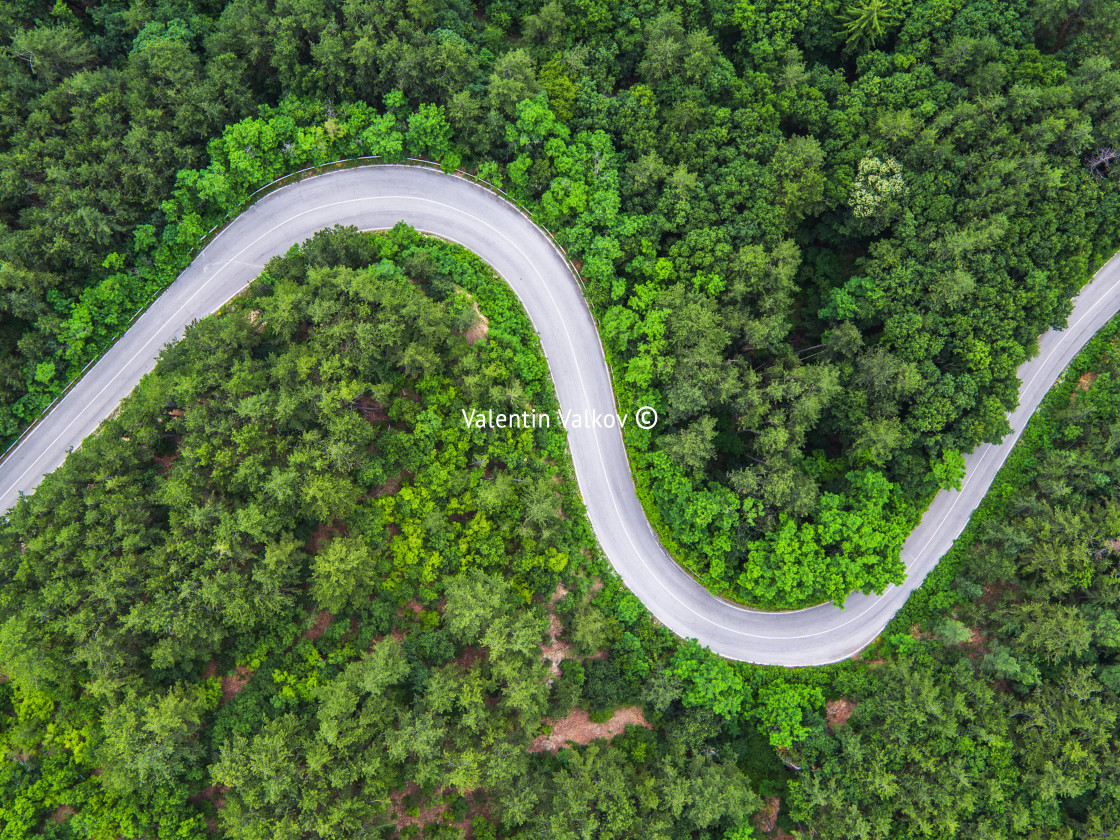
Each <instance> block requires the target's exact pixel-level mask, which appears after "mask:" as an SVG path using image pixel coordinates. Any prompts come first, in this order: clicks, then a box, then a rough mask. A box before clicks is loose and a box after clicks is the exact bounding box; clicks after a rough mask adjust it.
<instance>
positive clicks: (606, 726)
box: [529, 706, 653, 753]
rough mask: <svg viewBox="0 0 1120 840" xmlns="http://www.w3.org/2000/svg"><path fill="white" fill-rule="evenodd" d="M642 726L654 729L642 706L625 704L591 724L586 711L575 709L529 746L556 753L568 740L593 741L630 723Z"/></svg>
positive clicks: (612, 733)
mask: <svg viewBox="0 0 1120 840" xmlns="http://www.w3.org/2000/svg"><path fill="white" fill-rule="evenodd" d="M631 724H633V725H634V726H641V727H644V728H646V729H652V728H653V727H652V726H650V725H649V723H648V722H647V721H646V717H645V715H644V714H642V708H641V706H624V707H623V708H621V709H618V710H617V711H615V713H614V714H613V715H612V716H611V719H610V720H608V721H607V722H606V723H592V722H591V718H590V717H589V716H588V714H587V711H586V710H584V709H572V711H571V714H569V715H568V716H567V717H564V718H561V719H560V720H558V721H555V722H553V723H552V724H551V725H552V732H551V733H549V734H548V735H538V736H537V737H536V738H534V739H533V742H532V743H531V744H530V745H529V752H544V751H545V750H548V751H549V752H553V753H554V752H556V751H557V750H559V749H560V748H561V747H563V746H564V745H565V744H567V743H568V742H569V741H572V742H574V743H576V744H590V743H591V742H592V741H594V740H595V739H596V738H607V739H610V738H613V737H614V736H615V735H618V734H620V733H622V732H624V731H625V730H626V727H627V726H630V725H631Z"/></svg>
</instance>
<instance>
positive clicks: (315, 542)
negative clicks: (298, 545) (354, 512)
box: [304, 519, 346, 554]
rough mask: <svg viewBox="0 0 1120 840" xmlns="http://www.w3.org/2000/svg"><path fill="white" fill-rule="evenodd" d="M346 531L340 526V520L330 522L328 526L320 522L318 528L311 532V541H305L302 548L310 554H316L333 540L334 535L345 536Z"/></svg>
mask: <svg viewBox="0 0 1120 840" xmlns="http://www.w3.org/2000/svg"><path fill="white" fill-rule="evenodd" d="M345 533H346V529H345V527H344V526H343V524H342V520H341V519H340V520H338V521H336V522H332V523H331V524H330V525H328V524H327V523H326V522H320V523H319V526H318V527H317V528H316V529H315V530H314V531H312V532H311V539H309V540H308V541H307V544H306V545H305V546H304V548H305V549H307V551H308V552H309V553H311V554H318V553H319V552H320V551H322V550H323V548H324V547H325V546H326V544H327V543H329V542H330V541H331V540H332V539H334V537H335V535H336V534H345Z"/></svg>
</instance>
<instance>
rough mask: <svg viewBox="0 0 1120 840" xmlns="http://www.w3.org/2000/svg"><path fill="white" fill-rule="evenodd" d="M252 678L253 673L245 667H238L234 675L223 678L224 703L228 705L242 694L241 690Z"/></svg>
mask: <svg viewBox="0 0 1120 840" xmlns="http://www.w3.org/2000/svg"><path fill="white" fill-rule="evenodd" d="M251 676H253V672H252V671H250V670H249V669H248V668H246V667H245V666H244V665H238V666H237V668H235V669H234V672H233V673H232V674H230V675H229V676H225V677H222V703H223V704H224V703H228V702H229V701H230V700H232V699H233V698H234V697H236V696H237V695H238V694H240V693H241V689H243V688H244V687H245V686H246V685H248V684H249V678H250V677H251Z"/></svg>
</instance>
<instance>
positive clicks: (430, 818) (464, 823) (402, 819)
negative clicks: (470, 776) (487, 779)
mask: <svg viewBox="0 0 1120 840" xmlns="http://www.w3.org/2000/svg"><path fill="white" fill-rule="evenodd" d="M450 790H452V789H451V788H439V789H437V790H436V791H434V792H433V793H432V795H431V796H430V797H424V798H421V801H420V805H419V807H418V809H417V813H416V816H413V815H412V814H409V813H408V812H407V811H406V809H405V807H404V805H402V804H401V801H402V800H403V799H404V798H405V797H406V796H413V797H415V796H417V794H419V793H420V787H419V785H417V784H416V783H415V782H409V783H408V784H406V785H405V786H404V788H403V789H402V790H398V791H396V792H394V793H391V794H389V799H390V800H392V802H393V811H394V815H393V818H394V820H395V822H396V824H397V829H398V831H399V830H400V829H402V828H407V827H408V826H412V825H419V826H424V825H430V824H431V823H437V822H443V815H444V812H445V811H446V810H447V806H446V805H445V804H443V801H442V800H443V796H444V794H445V793H446V792H447V791H450ZM464 796H465V797H466V799H467V803H468V805H467V817H466V819H464V820H460V821H459V822H449V823H447V825H454V826H457V827H458V828H460V829H462V831H463V836H464V837H465V838H466V839H467V840H471V838H472V837H473V836H474V831H473V829H472V828H471V820H473V819H474V817H475V816H477V815H478V814H482V813H485V811H486V809H485V807H484V806H482V805H481V803H480V802H479V800H480V799H481V797H482V789H481V788H480V789H478V790H468V791H465V792H464Z"/></svg>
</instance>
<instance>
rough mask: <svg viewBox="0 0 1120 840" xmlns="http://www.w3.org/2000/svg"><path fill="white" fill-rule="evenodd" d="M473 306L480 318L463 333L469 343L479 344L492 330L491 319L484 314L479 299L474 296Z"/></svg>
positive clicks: (472, 299) (476, 315)
mask: <svg viewBox="0 0 1120 840" xmlns="http://www.w3.org/2000/svg"><path fill="white" fill-rule="evenodd" d="M468 297H469V295H468ZM471 308H472V309H474V314H475V317H476V318H478V320H477V321H475V322H474V326H473V327H471V328H470V329H469V330H467V331H466V333H464V334H463V338H465V339H466V340H467V344H477V343H478V342H480V341H484V340H485V339H486V336H487V334H488V333H489V332H490V320H489V319H488V318H487V317H486V316H485V315H483V314H482V311H481V310H480V309H479V308H478V301H476V300H475V299H474V298H471Z"/></svg>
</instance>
